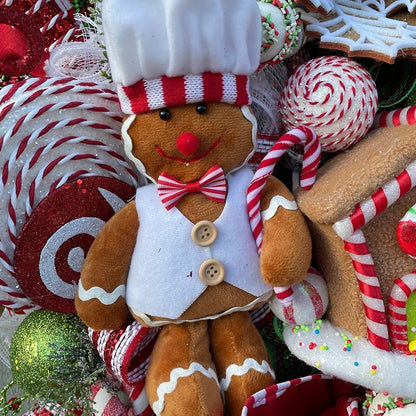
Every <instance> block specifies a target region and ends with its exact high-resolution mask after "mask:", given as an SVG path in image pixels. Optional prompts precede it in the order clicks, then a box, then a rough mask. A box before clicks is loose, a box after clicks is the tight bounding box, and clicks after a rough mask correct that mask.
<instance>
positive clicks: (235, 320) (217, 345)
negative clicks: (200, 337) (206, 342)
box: [209, 312, 275, 416]
mask: <svg viewBox="0 0 416 416" xmlns="http://www.w3.org/2000/svg"><path fill="white" fill-rule="evenodd" d="M209 336H210V340H211V353H212V356H213V359H214V362H215V364H216V366H217V371H218V377H219V379H220V380H221V379H223V378H225V376H226V370H227V368H228V367H229V366H230V365H232V364H236V365H242V364H243V363H244V360H245V359H247V358H253V359H254V360H256V361H257V362H258V363H260V364H261V363H262V361H263V360H265V361H267V362H269V360H268V357H267V350H266V348H265V346H264V344H263V341H262V339H261V336H260V334H259V332H258V331H257V329H256V327H255V326H254V324H253V322H252V321H251V319H250V315H249V314H248V313H247V312H237V313H234V314H231V315H228V316H223V317H221V318H219V319H216V320H214V321H212V322H211V325H210V333H209ZM274 382H275V380H274V378H273V377H272V375H271V374H270V373H261V372H259V371H255V370H253V369H251V370H249V371H248V372H247V373H246V374H244V375H241V376H237V375H234V376H233V377H232V378H231V383H230V386H229V388H228V390H227V391H226V392H225V394H224V396H225V408H226V410H227V412H228V414H229V415H230V416H240V415H241V410H242V408H243V406H244V404H245V402H246V400H247V399H248V398H249V397H250V396H251V395H252V394H254V393H255V392H257V391H259V390H261V389H263V388H265V387H267V386H271V385H272V384H274Z"/></svg>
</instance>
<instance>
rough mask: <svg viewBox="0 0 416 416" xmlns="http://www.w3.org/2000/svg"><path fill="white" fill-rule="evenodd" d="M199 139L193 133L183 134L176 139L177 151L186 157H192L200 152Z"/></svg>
mask: <svg viewBox="0 0 416 416" xmlns="http://www.w3.org/2000/svg"><path fill="white" fill-rule="evenodd" d="M198 145H199V141H198V137H196V136H195V134H193V133H188V132H187V133H183V134H181V135H180V136H179V137H178V138H177V139H176V147H177V149H178V150H179V151H180V152H181V153H182V154H183V155H185V156H190V155H192V154H194V153H195V152H196V151H197V150H198Z"/></svg>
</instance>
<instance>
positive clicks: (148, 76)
mask: <svg viewBox="0 0 416 416" xmlns="http://www.w3.org/2000/svg"><path fill="white" fill-rule="evenodd" d="M103 27H104V32H105V36H106V46H107V52H108V56H109V61H110V65H111V69H112V76H113V79H114V81H115V83H116V84H117V88H118V96H119V99H120V104H121V108H122V111H123V112H124V113H125V118H124V123H123V126H122V135H123V141H124V145H125V151H126V154H127V155H128V157H129V158H130V159H131V160H132V161H133V162H134V163H135V165H136V166H137V168H138V169H139V170H140V172H141V173H143V174H144V175H145V176H146V177H147V178H148V179H149V184H148V185H146V186H143V187H140V188H138V189H137V192H136V199H135V200H134V201H131V202H130V203H128V204H127V205H126V206H125V207H124V208H123V209H122V210H120V211H119V212H118V213H117V214H115V215H114V216H113V217H112V219H110V221H109V222H108V223H107V224H106V225H105V226H104V227H103V229H102V230H101V232H100V233H99V235H98V236H97V238H96V239H95V241H94V243H93V244H92V246H91V247H90V250H89V252H88V255H87V258H86V260H85V262H84V266H83V269H82V271H81V279H80V283H79V291H78V295H77V298H76V308H77V312H78V314H79V315H80V316H81V318H82V319H83V320H84V321H85V322H86V323H87V324H88V325H89V326H90V327H92V328H94V329H96V330H103V329H117V328H118V327H120V325H122V324H123V323H124V322H125V321H126V319H127V317H128V315H129V314H131V315H132V316H133V317H134V318H135V319H136V320H137V321H139V322H140V324H142V325H144V326H147V327H155V328H157V327H160V328H161V329H160V333H159V336H158V339H157V341H156V343H155V346H154V348H153V350H152V354H151V358H150V363H149V369H148V373H147V376H146V393H147V396H148V398H149V403H150V405H151V407H152V409H153V411H154V412H155V413H156V414H157V415H165V416H169V415H174V414H183V415H187V414H194V413H195V412H197V414H198V415H207V416H208V415H210V416H214V415H222V414H223V412H224V409H225V411H226V412H227V413H228V414H230V415H233V416H234V415H240V414H241V411H242V409H243V406H244V403H245V401H246V399H247V398H248V397H249V396H250V395H251V394H253V393H255V392H256V391H259V390H261V389H263V388H265V387H267V386H268V385H271V384H273V383H274V374H273V371H272V369H271V367H270V363H269V360H268V358H267V352H266V349H265V346H264V344H263V342H262V339H261V337H260V335H259V333H258V332H257V330H256V329H255V327H254V326H253V323H252V321H251V319H250V315H249V313H248V312H249V311H250V310H252V309H254V308H255V307H257V306H260V305H263V304H264V303H266V302H268V301H269V300H271V299H272V298H273V297H274V293H273V292H274V291H273V287H276V288H282V287H283V288H288V287H290V286H291V285H293V284H295V283H297V282H298V281H300V280H302V279H303V278H304V277H305V276H306V274H307V270H308V267H309V264H310V259H311V241H310V235H309V231H308V229H307V226H306V223H305V221H304V218H303V216H302V215H301V214H300V212H299V210H298V209H297V206H296V204H295V203H294V198H293V195H292V194H291V193H290V192H289V190H288V189H287V188H286V187H285V186H284V185H283V184H282V183H281V182H280V181H278V180H277V179H275V178H272V177H270V178H269V179H267V177H268V175H269V174H270V173H271V171H272V168H270V166H271V165H269V166H268V167H267V168H266V170H267V172H268V173H267V176H264V175H261V172H260V178H259V181H258V182H257V181H255V178H256V177H253V173H252V171H251V169H250V168H248V167H247V166H245V165H246V162H247V161H248V160H249V159H250V157H251V156H252V154H253V152H254V150H255V139H256V120H255V118H254V116H253V114H252V112H251V111H250V108H249V104H250V102H251V97H250V94H249V88H248V87H249V84H248V81H249V75H251V74H252V73H254V71H255V70H256V69H257V68H258V66H259V64H260V50H261V17H260V12H259V8H258V5H257V2H256V1H255V0H221V1H220V0H209V1H204V2H195V1H192V2H190V1H186V0H163V1H162V0H152V1H151V2H149V1H148V0H123V1H120V0H104V2H103ZM213 39H215V42H213V41H212V40H213ZM313 138H314V135H313V134H312V132H311V131H310V130H309V129H304V130H302V129H299V130H297V131H296V132H295V133H293V134H291V135H288V136H286V137H285V140H284V141H282V143H279V146H280V147H279V149H278V151H277V153H276V154H277V155H281V153H282V152H284V151H285V150H286V149H287V148H288V147H290V145H291V144H293V143H295V142H296V143H304V142H305V140H307V141H309V139H311V141H312V142H313V143H312V144H309V145H308V146H307V149H305V154H307V155H311V156H314V155H316V154H317V153H319V149H318V147H319V146H318V147H317V144H316V141H313V140H312V139H313ZM279 152H280V153H279ZM277 158H278V157H275V159H277ZM307 159H308V158H307ZM312 159H313V163H311V164H309V163H306V165H307V166H309V168H308V169H307V172H306V174H305V175H303V176H304V179H305V182H306V183H307V184H308V185H310V184H311V183H312V182H313V180H312V177H313V171H314V169H316V160H315V159H316V158H314V157H312ZM275 161H276V160H274V162H275ZM257 177H258V176H257ZM253 181H254V182H253ZM249 191H250V192H249ZM251 191H253V194H252V193H251ZM260 191H261V192H260ZM248 192H249V196H248V200H249V202H248V203H247V199H246V198H247V197H246V196H247V193H248ZM249 210H250V218H249ZM262 211H264V212H265V214H264V216H263V220H260V221H259V222H256V223H255V224H256V225H255V227H254V229H253V230H252V227H251V225H252V224H250V219H251V218H254V219H255V218H260V213H261V212H262ZM260 240H261V245H260V243H259V241H260ZM260 247H261V252H260ZM259 252H260V255H259ZM276 290H277V289H276ZM196 409H197V410H196Z"/></svg>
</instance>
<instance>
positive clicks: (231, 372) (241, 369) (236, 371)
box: [220, 358, 275, 392]
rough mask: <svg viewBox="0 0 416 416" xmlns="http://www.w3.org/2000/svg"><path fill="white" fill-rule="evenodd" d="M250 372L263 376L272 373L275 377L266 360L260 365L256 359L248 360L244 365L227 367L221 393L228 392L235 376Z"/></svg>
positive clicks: (221, 382)
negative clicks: (256, 372)
mask: <svg viewBox="0 0 416 416" xmlns="http://www.w3.org/2000/svg"><path fill="white" fill-rule="evenodd" d="M250 370H256V371H258V372H259V373H263V374H264V373H270V374H271V375H272V377H273V378H274V377H275V375H274V371H273V370H272V369H271V368H270V365H269V363H268V362H267V361H266V360H263V361H262V362H261V364H260V363H259V362H258V361H256V360H255V359H254V358H247V359H246V360H244V363H243V364H242V365H237V364H232V365H230V366H228V367H227V370H226V371H225V378H223V379H221V381H220V387H221V391H223V392H225V391H227V390H228V387H230V383H231V378H232V377H233V376H243V375H244V374H247V373H248V372H249V371H250Z"/></svg>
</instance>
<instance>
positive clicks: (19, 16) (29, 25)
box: [0, 6, 44, 76]
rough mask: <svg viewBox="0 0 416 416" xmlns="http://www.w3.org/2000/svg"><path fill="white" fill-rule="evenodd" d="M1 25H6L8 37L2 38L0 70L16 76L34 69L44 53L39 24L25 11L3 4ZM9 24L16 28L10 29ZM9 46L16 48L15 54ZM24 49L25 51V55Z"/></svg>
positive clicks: (0, 15) (0, 8) (0, 14)
mask: <svg viewBox="0 0 416 416" xmlns="http://www.w3.org/2000/svg"><path fill="white" fill-rule="evenodd" d="M0 25H5V26H6V27H4V26H3V30H2V31H3V34H4V33H7V34H8V37H1V38H0V72H1V73H4V74H5V75H15V76H16V75H23V74H26V73H29V72H31V71H32V70H34V69H35V68H36V67H37V66H38V65H39V64H40V62H41V60H42V57H43V53H44V52H43V49H44V47H43V45H44V41H43V36H42V34H41V33H40V27H39V26H38V24H37V23H36V22H35V21H34V20H33V19H31V18H30V17H29V16H27V15H25V13H24V12H22V11H20V10H17V9H14V8H12V7H7V6H2V7H0ZM7 26H9V27H12V28H14V29H15V30H13V31H10V30H8V29H7ZM22 42H24V45H22ZM16 43H17V44H16ZM6 45H8V46H6ZM9 48H10V49H14V50H15V54H12V53H10V52H9V51H10V49H9ZM22 51H24V52H23V53H24V54H23V56H22V53H21V52H22Z"/></svg>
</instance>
